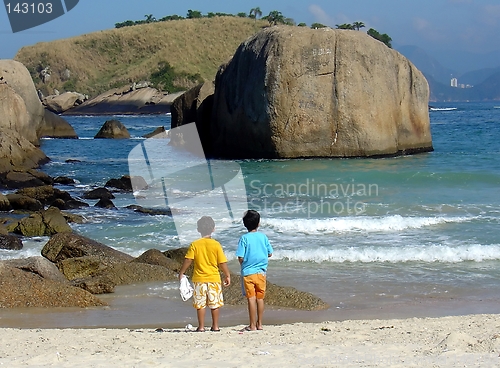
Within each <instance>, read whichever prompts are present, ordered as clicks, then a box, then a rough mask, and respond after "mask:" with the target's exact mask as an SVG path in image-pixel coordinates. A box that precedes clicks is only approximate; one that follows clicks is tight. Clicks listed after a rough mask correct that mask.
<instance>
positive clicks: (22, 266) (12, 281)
mask: <svg viewBox="0 0 500 368" xmlns="http://www.w3.org/2000/svg"><path fill="white" fill-rule="evenodd" d="M40 176H41V177H43V178H44V180H45V182H43V185H40V186H35V187H25V188H21V189H18V190H17V191H15V192H14V193H9V194H7V195H3V194H2V195H1V196H0V205H1V207H0V209H1V210H2V211H3V213H4V214H5V217H2V218H1V219H0V221H1V225H0V234H1V235H0V247H2V248H3V249H11V250H16V249H22V242H21V241H20V238H19V237H33V236H50V238H49V240H48V242H47V243H46V244H45V246H44V247H43V249H42V251H41V255H40V256H37V257H30V258H26V259H13V260H7V261H1V262H0V308H18V307H90V306H105V305H106V303H105V302H103V301H102V300H100V299H99V298H98V297H97V295H99V294H106V293H112V292H114V289H115V287H116V286H119V285H130V284H140V283H146V282H153V281H155V282H156V281H159V282H169V281H170V282H171V281H175V280H177V272H178V270H179V268H180V267H181V264H182V261H183V258H184V254H185V252H186V250H187V249H185V248H179V249H174V250H168V251H164V252H162V251H160V250H158V249H150V250H148V251H146V252H144V253H143V254H142V255H140V256H139V257H132V256H130V255H128V254H125V253H123V252H120V251H117V250H115V249H113V248H112V247H111V246H108V245H105V244H102V243H99V242H97V241H95V240H92V239H90V238H87V237H84V236H82V235H79V234H77V233H75V232H74V231H73V230H72V229H71V226H70V224H71V223H78V222H81V221H84V219H83V218H82V217H80V216H78V215H74V214H71V213H68V212H66V211H65V210H68V209H75V208H80V207H84V206H89V204H88V203H86V202H84V201H83V200H80V199H76V198H72V197H71V195H70V194H69V193H67V192H65V191H62V190H60V189H58V188H56V187H54V185H52V184H54V183H55V185H57V181H62V180H63V179H64V178H58V180H55V179H53V178H50V177H48V176H46V175H44V174H41V173H40ZM46 182H51V183H52V184H46ZM106 185H107V186H109V187H110V188H112V189H114V190H122V191H123V190H125V191H131V190H132V185H131V178H130V177H129V176H123V177H122V178H119V179H110V180H109V181H108V182H107V183H106ZM11 186H13V184H12V183H11ZM83 197H84V199H99V202H97V204H96V206H100V207H106V206H104V205H101V204H100V203H101V201H105V200H109V201H110V200H111V199H112V198H114V197H113V194H112V192H111V191H110V190H109V189H107V188H98V189H94V190H92V191H89V192H87V193H85V194H84V195H83ZM112 207H114V205H113V206H112ZM112 207H107V208H112ZM129 207H130V210H131V211H137V212H141V213H144V214H145V215H152V216H156V215H169V213H157V212H154V211H148V209H145V208H142V207H140V206H129ZM14 213H15V214H16V215H17V216H19V215H22V216H24V217H22V218H21V219H16V218H12V217H9V216H8V215H9V214H14ZM90 221H91V220H90ZM188 274H189V271H188ZM238 279H239V276H238V275H233V285H231V286H230V287H229V288H228V289H226V290H225V293H224V296H225V301H226V304H229V305H240V304H244V299H243V297H242V296H241V290H240V287H239V284H240V283H239V281H238ZM268 289H269V292H268V296H267V302H268V304H269V305H273V306H277V307H287V308H293V309H302V310H320V309H325V308H327V307H328V306H327V304H326V303H324V302H323V301H321V299H319V298H317V297H315V296H313V295H311V294H309V293H306V292H302V291H299V290H296V289H294V288H290V287H281V286H278V285H275V284H272V283H269V286H268Z"/></svg>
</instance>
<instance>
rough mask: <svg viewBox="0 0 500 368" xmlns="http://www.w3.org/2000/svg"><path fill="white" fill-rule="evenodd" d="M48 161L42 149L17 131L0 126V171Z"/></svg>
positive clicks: (37, 165) (25, 167)
mask: <svg viewBox="0 0 500 368" xmlns="http://www.w3.org/2000/svg"><path fill="white" fill-rule="evenodd" d="M0 99H1V96H0ZM48 161H49V158H48V157H47V156H46V155H45V153H43V152H42V150H40V149H39V148H38V147H36V146H34V145H33V144H32V143H30V142H29V141H28V140H27V139H25V138H23V137H22V136H21V135H19V133H18V132H16V131H11V130H4V129H2V128H1V127H0V173H6V172H9V171H12V170H28V169H33V168H38V167H39V166H40V165H42V164H44V163H47V162H48Z"/></svg>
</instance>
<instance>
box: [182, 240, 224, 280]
mask: <svg viewBox="0 0 500 368" xmlns="http://www.w3.org/2000/svg"><path fill="white" fill-rule="evenodd" d="M185 258H189V259H192V260H193V262H194V270H193V277H192V280H193V282H221V279H220V273H219V264H220V263H224V262H227V258H226V256H225V255H224V251H223V250H222V246H221V245H220V243H219V242H218V241H217V240H214V239H211V238H201V239H198V240H195V241H194V242H192V243H191V245H190V246H189V248H188V251H187V253H186V257H185Z"/></svg>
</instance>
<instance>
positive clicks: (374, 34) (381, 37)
mask: <svg viewBox="0 0 500 368" xmlns="http://www.w3.org/2000/svg"><path fill="white" fill-rule="evenodd" d="M366 33H367V34H368V35H369V36H372V37H373V38H375V39H376V40H379V41H380V42H383V43H385V44H386V45H387V47H389V48H391V49H392V45H391V41H392V38H390V37H389V35H387V34H386V33H384V34H380V33H379V32H378V31H376V30H375V29H373V28H370V29H369V30H368V32H366Z"/></svg>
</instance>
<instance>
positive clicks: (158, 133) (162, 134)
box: [142, 126, 170, 139]
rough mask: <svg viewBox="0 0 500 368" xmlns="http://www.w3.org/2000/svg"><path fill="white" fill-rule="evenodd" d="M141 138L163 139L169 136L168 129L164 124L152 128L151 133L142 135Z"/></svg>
mask: <svg viewBox="0 0 500 368" xmlns="http://www.w3.org/2000/svg"><path fill="white" fill-rule="evenodd" d="M142 137H143V138H155V139H158V138H160V139H164V138H168V137H170V135H169V131H168V130H166V129H165V127H164V126H161V127H158V128H156V129H155V130H153V131H152V132H151V133H148V134H145V135H143V136H142Z"/></svg>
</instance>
